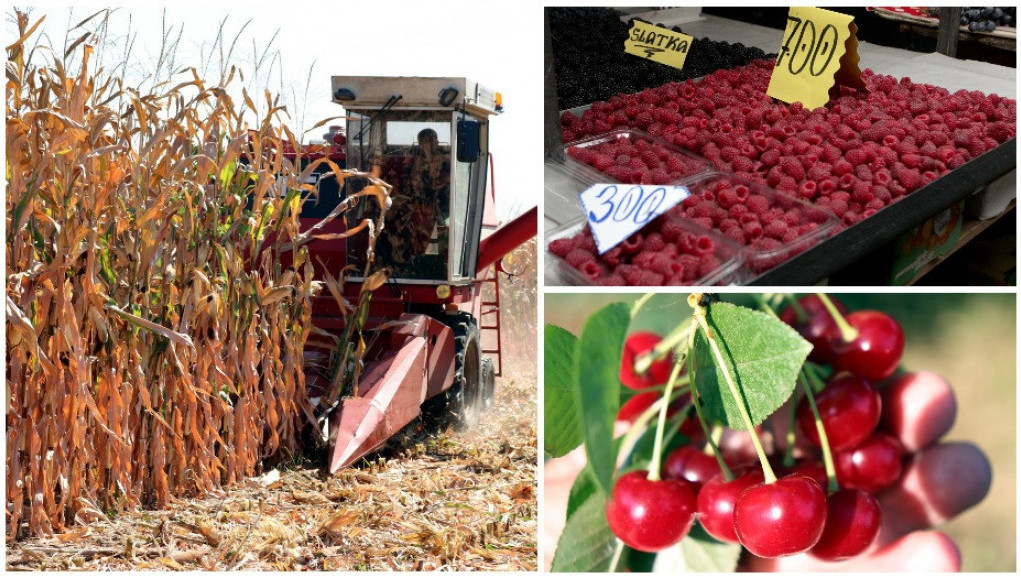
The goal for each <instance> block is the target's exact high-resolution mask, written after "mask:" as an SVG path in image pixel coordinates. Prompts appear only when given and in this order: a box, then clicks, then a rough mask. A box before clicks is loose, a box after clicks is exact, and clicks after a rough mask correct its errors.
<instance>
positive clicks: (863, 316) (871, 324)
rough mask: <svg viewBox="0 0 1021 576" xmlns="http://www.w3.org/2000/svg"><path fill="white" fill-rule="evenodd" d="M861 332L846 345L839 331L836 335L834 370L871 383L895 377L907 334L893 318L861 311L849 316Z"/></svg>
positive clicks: (831, 344) (852, 323)
mask: <svg viewBox="0 0 1021 576" xmlns="http://www.w3.org/2000/svg"><path fill="white" fill-rule="evenodd" d="M845 319H846V320H847V322H848V323H849V324H850V325H851V326H853V327H854V328H856V329H857V330H858V337H857V338H855V339H854V340H852V341H851V342H844V341H843V339H841V338H840V332H839V331H838V330H834V331H832V332H831V333H830V334H831V340H830V346H831V347H832V349H833V353H834V358H833V362H832V364H833V367H834V368H835V369H836V370H837V371H838V372H840V371H842V370H846V371H848V372H853V373H855V374H857V375H859V376H861V377H863V378H865V379H867V380H869V381H871V382H878V381H880V380H884V379H886V378H889V377H890V376H892V375H893V373H894V372H895V371H896V370H897V365H899V364H900V357H901V354H903V352H904V331H903V330H901V327H900V324H899V323H898V322H897V321H896V320H894V319H893V318H891V317H890V316H888V315H886V314H884V313H882V312H878V311H876V310H860V311H858V312H851V313H850V314H848V315H847V316H845Z"/></svg>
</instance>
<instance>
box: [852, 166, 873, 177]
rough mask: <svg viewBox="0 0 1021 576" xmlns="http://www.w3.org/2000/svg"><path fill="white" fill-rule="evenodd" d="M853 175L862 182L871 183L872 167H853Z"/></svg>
mask: <svg viewBox="0 0 1021 576" xmlns="http://www.w3.org/2000/svg"><path fill="white" fill-rule="evenodd" d="M854 175H855V176H856V177H858V178H860V179H862V180H868V181H872V166H871V165H868V164H860V165H858V166H855V167H854Z"/></svg>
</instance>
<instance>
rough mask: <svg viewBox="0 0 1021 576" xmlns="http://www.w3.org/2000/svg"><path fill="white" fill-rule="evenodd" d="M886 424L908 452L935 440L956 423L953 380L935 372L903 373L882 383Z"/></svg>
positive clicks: (883, 420)
mask: <svg viewBox="0 0 1021 576" xmlns="http://www.w3.org/2000/svg"><path fill="white" fill-rule="evenodd" d="M880 395H881V396H882V399H883V419H882V424H881V425H882V426H883V427H884V428H886V429H887V430H889V431H890V432H891V433H893V435H894V436H897V438H899V439H900V441H901V443H902V444H903V445H904V448H905V449H906V450H907V451H908V452H917V451H918V450H920V449H922V448H924V447H926V446H931V445H932V444H935V443H936V441H937V440H939V439H940V438H941V437H942V436H943V435H944V434H946V433H947V431H949V430H950V428H951V427H953V425H954V419H955V418H956V417H957V400H956V399H955V398H954V390H953V388H951V387H950V384H949V383H948V382H947V381H946V380H945V379H944V378H943V377H942V376H940V375H939V374H936V373H935V372H925V371H923V372H914V373H909V374H902V375H900V376H897V377H895V378H894V379H893V380H891V381H889V382H888V383H886V384H884V385H882V386H881V387H880Z"/></svg>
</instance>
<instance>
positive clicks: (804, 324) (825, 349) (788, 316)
mask: <svg viewBox="0 0 1021 576" xmlns="http://www.w3.org/2000/svg"><path fill="white" fill-rule="evenodd" d="M829 298H830V300H831V301H832V302H833V305H834V306H836V308H837V310H839V311H840V313H841V314H847V307H846V306H844V305H843V304H842V303H841V302H840V301H839V300H837V299H836V298H834V297H833V296H830V297H829ZM798 304H800V305H801V307H802V308H803V309H804V311H805V314H806V316H807V317H806V318H805V319H804V320H800V321H799V319H798V316H797V314H796V313H795V312H794V308H793V307H791V306H788V307H787V308H785V309H784V311H783V312H781V313H780V319H781V320H783V321H784V322H786V323H787V325H789V326H791V327H792V328H794V329H795V330H797V331H798V334H801V337H802V338H804V339H805V340H808V341H809V342H810V343H811V344H812V351H811V352H810V353H809V354H808V359H809V360H811V361H812V362H816V363H818V364H829V363H830V362H832V361H833V350H832V349H831V347H830V336H831V334H832V333H833V331H834V330H836V329H837V323H836V322H834V321H833V315H831V314H830V311H829V310H827V309H826V307H825V306H824V305H823V303H822V300H820V299H819V297H818V296H816V295H815V294H809V295H807V296H802V297H801V298H798Z"/></svg>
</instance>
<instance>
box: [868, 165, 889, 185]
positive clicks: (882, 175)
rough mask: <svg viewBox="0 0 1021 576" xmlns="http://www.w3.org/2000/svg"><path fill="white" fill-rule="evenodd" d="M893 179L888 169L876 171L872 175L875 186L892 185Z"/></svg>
mask: <svg viewBox="0 0 1021 576" xmlns="http://www.w3.org/2000/svg"><path fill="white" fill-rule="evenodd" d="M892 179H893V177H892V176H891V175H890V171H889V170H887V169H886V168H883V169H881V170H876V171H875V172H874V173H873V174H872V183H873V184H875V185H876V186H886V185H887V184H889V183H890V180H892Z"/></svg>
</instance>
